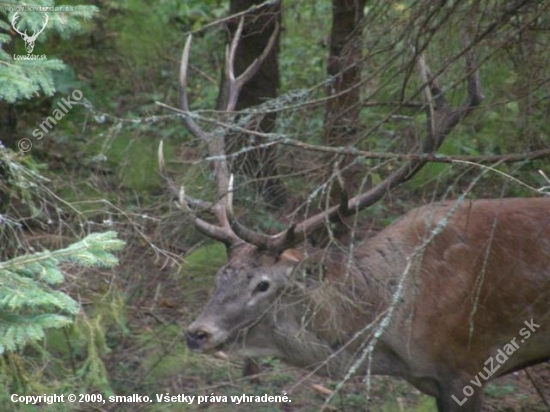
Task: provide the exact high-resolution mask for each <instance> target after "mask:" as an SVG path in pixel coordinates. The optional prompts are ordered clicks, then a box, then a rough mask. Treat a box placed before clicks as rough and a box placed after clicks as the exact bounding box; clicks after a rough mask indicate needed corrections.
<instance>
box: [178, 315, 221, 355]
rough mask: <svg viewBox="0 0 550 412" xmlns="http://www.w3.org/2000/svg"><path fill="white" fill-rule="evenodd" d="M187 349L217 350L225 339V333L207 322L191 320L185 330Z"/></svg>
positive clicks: (200, 350)
mask: <svg viewBox="0 0 550 412" xmlns="http://www.w3.org/2000/svg"><path fill="white" fill-rule="evenodd" d="M185 338H186V340H187V346H188V347H189V349H192V350H195V351H199V352H211V351H214V350H218V349H217V348H218V347H220V346H221V345H222V344H223V342H224V341H225V333H223V332H222V331H220V330H219V328H217V327H215V326H214V325H211V324H208V323H199V322H193V323H192V324H191V325H189V327H188V328H187V331H186V332H185Z"/></svg>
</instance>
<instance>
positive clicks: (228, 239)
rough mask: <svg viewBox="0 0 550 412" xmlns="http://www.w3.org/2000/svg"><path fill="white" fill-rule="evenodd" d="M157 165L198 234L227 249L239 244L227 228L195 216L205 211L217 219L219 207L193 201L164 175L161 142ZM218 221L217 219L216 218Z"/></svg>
mask: <svg viewBox="0 0 550 412" xmlns="http://www.w3.org/2000/svg"><path fill="white" fill-rule="evenodd" d="M158 164H159V173H160V175H161V177H162V179H163V180H164V183H165V185H166V186H167V187H168V188H169V189H170V192H171V193H172V194H173V195H174V196H176V197H177V199H178V207H179V208H180V209H181V210H183V211H184V212H186V213H188V214H190V215H191V217H192V219H193V224H194V225H195V227H196V228H197V230H198V231H199V232H201V233H202V234H203V235H205V236H208V237H210V238H213V239H216V240H218V241H220V242H223V243H224V244H225V245H226V246H227V247H230V246H231V245H234V244H236V243H237V242H240V239H238V238H237V236H236V235H235V233H233V231H232V230H231V228H229V227H228V226H225V227H224V226H216V225H213V224H211V223H208V222H207V221H206V220H203V219H201V218H199V217H198V216H197V214H196V212H195V211H196V209H202V210H205V211H207V212H209V213H211V214H213V215H214V216H215V217H217V218H218V216H219V215H220V212H221V211H220V210H219V207H218V206H219V205H213V204H211V203H210V202H205V201H203V200H199V199H194V198H192V197H189V196H187V195H186V194H185V189H184V187H183V186H180V187H179V189H178V187H177V185H176V183H175V182H174V181H173V180H172V179H170V178H169V177H168V175H167V174H166V164H165V161H164V142H163V141H162V140H161V141H160V143H159V148H158ZM218 220H219V218H218Z"/></svg>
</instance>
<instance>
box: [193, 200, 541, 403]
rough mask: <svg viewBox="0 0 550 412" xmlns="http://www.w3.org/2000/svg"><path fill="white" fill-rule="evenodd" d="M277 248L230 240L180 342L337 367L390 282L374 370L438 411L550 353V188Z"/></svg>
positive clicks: (333, 371)
mask: <svg viewBox="0 0 550 412" xmlns="http://www.w3.org/2000/svg"><path fill="white" fill-rule="evenodd" d="M287 255H288V253H287V252H285V253H283V254H282V255H279V256H276V255H275V256H274V255H270V254H268V253H265V252H262V251H260V250H258V248H256V247H254V246H252V245H249V244H246V243H244V244H241V245H240V246H237V247H235V248H234V250H233V252H232V253H230V256H229V263H228V265H227V266H225V267H224V268H222V269H221V270H220V271H219V273H218V275H217V289H216V292H215V293H214V296H213V297H212V299H211V300H210V301H209V302H208V304H207V305H206V307H205V309H204V311H203V313H202V314H201V316H200V317H199V318H198V319H197V320H196V321H195V322H193V323H192V324H191V325H190V327H189V329H188V343H189V345H190V346H191V347H192V348H194V349H198V350H201V351H203V352H209V351H215V350H220V349H225V350H233V351H236V352H240V353H242V354H245V355H248V356H276V357H278V358H280V359H282V360H283V361H285V362H288V363H289V364H292V365H295V366H299V367H305V368H309V369H311V370H314V371H315V372H316V373H319V374H325V375H329V376H331V377H334V378H341V377H343V376H344V375H345V374H346V373H347V371H348V370H349V368H350V367H352V365H353V364H354V363H355V362H356V361H357V359H358V358H359V357H360V356H361V354H362V353H363V351H364V350H365V348H366V347H367V345H368V343H369V342H370V341H371V340H372V338H373V333H374V331H375V330H376V328H377V325H378V324H379V321H380V320H381V319H382V318H383V317H384V315H385V314H387V313H388V310H391V309H390V308H391V307H392V299H393V298H394V296H395V294H396V293H401V295H400V296H399V298H400V299H399V302H398V303H397V304H396V305H393V306H394V309H393V312H392V314H391V316H390V318H389V321H390V322H389V326H388V327H387V328H386V329H385V330H384V331H383V333H382V335H381V337H380V338H379V340H378V341H376V344H375V347H374V352H373V357H372V362H371V372H372V373H373V374H384V375H393V376H399V377H402V378H404V379H406V380H407V381H409V382H410V383H411V384H413V385H414V386H415V387H417V388H418V389H419V390H421V391H422V392H424V393H427V394H429V395H432V396H434V397H436V399H437V405H438V409H439V411H442V412H449V411H459V410H460V411H463V410H466V411H478V410H480V408H481V400H480V399H481V398H480V396H481V392H482V387H483V385H484V384H485V383H486V382H487V381H489V380H491V379H493V378H495V377H497V376H501V375H503V374H506V373H509V372H512V371H514V370H518V369H521V368H524V367H526V366H529V365H532V364H535V363H539V362H543V361H545V360H548V359H550V199H547V198H542V199H505V200H477V201H464V202H463V203H462V204H458V203H455V202H450V203H441V204H435V205H431V206H424V207H421V208H418V209H415V210H413V211H411V212H409V213H408V214H406V215H405V216H404V217H402V218H401V219H399V220H398V221H396V222H395V223H394V224H393V225H391V226H390V227H388V228H387V229H385V230H384V231H382V232H380V233H379V234H378V235H376V236H375V237H374V238H371V239H369V240H366V241H365V242H364V243H362V244H359V245H355V247H354V253H353V255H351V258H350V255H349V254H346V252H338V251H336V252H331V253H328V254H327V253H322V252H319V253H313V254H311V255H310V256H309V257H307V256H306V257H305V258H303V259H298V258H296V257H291V258H288V257H287ZM400 282H403V283H402V284H400ZM526 322H527V323H526ZM523 329H525V330H526V331H527V332H529V336H528V337H526V336H527V332H524V333H523V334H520V331H522V330H523ZM513 339H515V340H514V341H513V343H514V344H515V346H514V345H512V344H511V343H510V342H511V341H512V340H513ZM522 339H523V342H521V340H522ZM507 344H509V346H508V347H506V348H507V350H508V352H509V356H507V358H508V359H506V360H505V361H503V362H502V363H499V362H497V361H496V360H495V358H494V357H495V356H496V355H497V354H498V353H499V352H498V351H499V349H500V350H503V348H505V345H507ZM513 348H515V350H513V351H512V349H513ZM512 352H513V353H512ZM490 358H492V359H493V360H492V361H489V359H490ZM499 359H504V358H503V357H502V356H501V357H500V358H499ZM366 368H367V363H366V362H362V364H361V366H360V367H359V368H358V370H357V372H358V373H364V372H365V371H366ZM480 372H481V377H479V376H480V375H478V374H479V373H480ZM476 376H477V380H476ZM485 377H486V379H485ZM471 380H474V381H475V382H476V383H477V382H479V385H477V384H474V383H472V382H470V381H471ZM466 385H469V386H471V387H472V388H473V389H474V390H475V393H474V394H473V395H471V396H465V394H464V393H463V388H464V387H465V386H466ZM480 387H481V388H480ZM466 394H468V391H466ZM453 395H454V397H455V398H456V399H457V400H458V401H463V400H464V402H463V403H462V404H460V405H459V402H457V401H456V400H455V399H453V397H452V396H453Z"/></svg>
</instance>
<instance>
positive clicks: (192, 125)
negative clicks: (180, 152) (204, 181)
mask: <svg viewBox="0 0 550 412" xmlns="http://www.w3.org/2000/svg"><path fill="white" fill-rule="evenodd" d="M192 40H193V35H192V34H190V35H189V36H188V37H187V41H186V42H185V47H184V48H183V54H182V56H181V63H180V79H179V80H180V107H181V110H182V111H183V112H185V114H184V116H183V122H184V123H185V125H186V126H187V129H188V130H189V131H190V132H191V133H192V134H193V136H195V137H196V138H197V139H202V140H207V137H208V135H207V134H206V132H205V131H204V130H202V129H201V128H200V127H199V125H198V124H197V123H196V122H195V121H194V120H193V118H192V117H191V114H190V112H189V100H188V97H187V70H188V66H189V51H190V50H191V41H192Z"/></svg>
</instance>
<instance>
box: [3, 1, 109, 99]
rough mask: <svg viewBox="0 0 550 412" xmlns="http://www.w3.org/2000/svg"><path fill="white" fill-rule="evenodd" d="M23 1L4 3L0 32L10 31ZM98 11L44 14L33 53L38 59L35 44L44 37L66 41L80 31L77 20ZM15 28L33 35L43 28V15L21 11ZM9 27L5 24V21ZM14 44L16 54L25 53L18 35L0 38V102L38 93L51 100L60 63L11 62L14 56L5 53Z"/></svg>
mask: <svg viewBox="0 0 550 412" xmlns="http://www.w3.org/2000/svg"><path fill="white" fill-rule="evenodd" d="M27 5H28V3H27V2H24V1H8V2H7V3H6V2H3V3H2V8H0V18H1V19H2V20H0V29H3V30H5V31H7V32H10V31H13V30H12V28H11V27H10V24H11V21H12V18H13V16H14V14H15V12H16V11H17V7H18V6H27ZM39 5H40V6H54V5H55V3H54V2H53V1H51V0H40V1H36V2H33V6H39ZM97 11H98V9H97V7H95V6H75V7H74V10H71V11H66V12H64V11H56V12H50V13H47V15H48V18H49V20H48V22H47V24H46V26H45V28H44V31H43V32H42V33H40V34H39V35H38V37H37V39H36V42H37V45H36V47H35V50H34V51H33V53H35V54H37V55H42V54H43V53H41V52H40V47H39V46H38V44H39V43H41V42H44V41H45V40H46V39H48V33H50V34H51V33H57V34H59V35H60V36H61V37H62V38H68V37H69V36H70V35H71V34H73V33H75V32H76V31H78V30H80V29H81V23H80V20H79V19H90V18H91V17H92V16H93V15H94V14H95V13H97ZM20 16H22V17H24V18H19V19H18V21H17V24H16V26H17V27H18V29H19V30H20V31H21V32H25V31H27V32H28V33H35V32H36V31H38V30H40V28H41V27H42V25H43V24H44V14H43V13H39V12H25V11H21V12H20ZM4 20H6V21H9V22H10V23H6V21H4ZM10 41H15V42H17V44H18V46H17V48H14V50H18V53H25V51H24V49H23V41H22V39H21V38H20V36H19V35H18V34H16V35H15V36H13V37H10V36H9V35H6V34H0V100H5V101H7V102H9V103H13V102H15V101H17V100H21V99H30V98H31V97H32V96H35V95H37V94H39V93H40V92H41V93H43V94H44V95H46V96H52V95H53V94H54V92H55V91H56V87H55V82H54V76H55V73H56V72H58V71H60V70H63V69H64V68H65V65H64V63H63V62H62V61H61V60H59V59H55V58H51V57H49V56H46V58H47V59H46V60H20V59H14V56H13V55H14V54H18V53H12V52H8V51H7V50H6V49H8V48H9V42H10Z"/></svg>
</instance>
